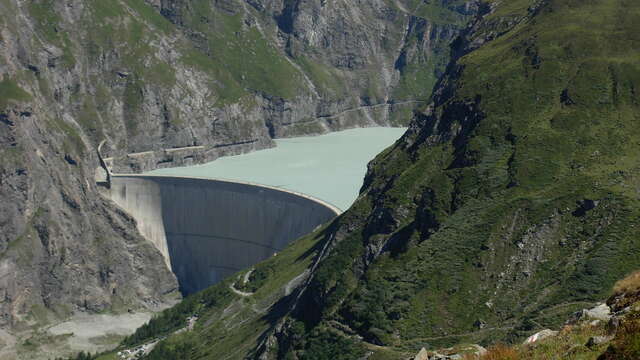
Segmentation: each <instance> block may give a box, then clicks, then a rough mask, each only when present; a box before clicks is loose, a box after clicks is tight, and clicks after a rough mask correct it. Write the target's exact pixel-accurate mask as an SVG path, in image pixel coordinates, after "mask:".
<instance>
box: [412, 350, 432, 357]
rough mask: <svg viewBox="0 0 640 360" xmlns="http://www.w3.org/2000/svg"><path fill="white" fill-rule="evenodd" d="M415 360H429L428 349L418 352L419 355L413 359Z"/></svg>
mask: <svg viewBox="0 0 640 360" xmlns="http://www.w3.org/2000/svg"><path fill="white" fill-rule="evenodd" d="M413 360H429V353H428V352H427V349H425V348H422V349H420V352H418V354H417V355H416V356H415V357H414V358H413Z"/></svg>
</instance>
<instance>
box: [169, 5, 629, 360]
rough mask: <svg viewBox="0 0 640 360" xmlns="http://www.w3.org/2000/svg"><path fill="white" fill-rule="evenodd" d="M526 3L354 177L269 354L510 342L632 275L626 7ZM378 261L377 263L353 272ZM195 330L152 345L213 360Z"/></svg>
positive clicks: (318, 355)
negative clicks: (329, 245) (329, 246)
mask: <svg viewBox="0 0 640 360" xmlns="http://www.w3.org/2000/svg"><path fill="white" fill-rule="evenodd" d="M532 4H533V2H532V1H527V0H515V1H510V2H507V3H502V4H500V5H498V7H497V10H496V11H495V12H494V13H493V14H492V15H489V16H488V17H487V18H486V19H485V20H484V21H483V22H482V24H481V25H480V26H479V27H478V29H477V31H476V34H475V36H476V37H478V36H480V35H481V34H492V33H493V34H496V33H498V34H500V35H501V36H499V37H497V39H495V40H493V41H490V42H488V43H486V44H485V45H483V46H482V47H480V48H479V49H478V50H475V51H473V52H471V53H469V54H468V55H466V56H464V57H462V58H461V59H459V61H458V64H459V65H460V66H459V67H457V68H454V69H452V71H451V73H450V74H449V76H448V77H447V78H445V80H444V82H443V88H442V89H443V91H442V93H441V94H440V95H439V96H437V97H436V107H435V109H434V111H433V115H424V116H420V117H418V118H416V119H415V120H414V124H415V125H416V126H417V127H418V129H417V130H416V131H411V132H410V133H409V134H408V135H407V136H406V138H405V139H403V141H401V142H399V143H398V144H397V145H396V146H395V147H394V148H393V149H390V150H389V151H386V152H384V153H383V154H381V155H380V156H379V157H378V158H377V159H376V161H375V162H374V163H373V164H372V172H371V177H370V178H369V179H368V181H367V187H366V188H365V193H367V194H368V196H366V197H363V198H362V199H361V200H360V201H359V202H358V203H356V204H355V205H354V207H353V208H352V209H351V210H350V211H349V212H348V213H347V214H345V215H344V216H343V217H342V218H341V219H339V220H338V221H337V222H336V224H334V226H335V228H336V229H341V230H340V231H339V232H338V239H340V240H341V242H340V243H339V244H337V245H336V247H335V248H334V250H333V251H332V253H331V255H330V256H329V257H328V258H326V259H325V260H324V261H323V262H322V264H321V266H320V267H319V268H318V269H317V271H316V272H315V275H314V280H313V282H312V283H311V286H310V288H309V290H308V291H307V292H306V295H305V297H303V298H302V300H301V301H300V302H299V306H298V308H299V309H301V310H302V311H301V312H300V313H298V314H297V315H296V316H295V317H293V318H291V319H290V320H289V321H288V322H287V330H286V331H285V336H284V337H283V338H284V340H282V339H281V341H280V342H279V343H278V344H273V345H274V346H276V347H274V351H279V352H280V354H281V355H283V356H284V355H285V354H289V355H291V354H294V353H295V354H297V355H298V357H299V358H302V359H324V358H336V359H337V358H340V357H339V356H340V355H339V354H340V353H342V354H346V355H345V357H343V358H345V359H346V358H355V357H356V356H357V355H358V354H360V353H363V352H364V351H365V349H369V350H373V351H374V352H376V355H375V356H376V358H381V359H383V358H390V359H391V358H400V357H401V356H405V355H406V354H407V353H414V352H415V351H416V349H419V348H420V347H422V346H424V347H431V348H433V347H437V346H440V345H450V344H454V343H458V342H482V343H488V342H490V341H494V340H504V341H510V340H515V339H517V338H518V337H519V336H524V335H526V334H530V333H531V332H533V331H535V330H536V329H539V328H542V327H549V326H557V325H558V324H559V323H560V322H562V321H564V319H566V315H567V313H569V312H571V311H573V310H575V309H577V308H581V307H584V306H585V305H586V304H588V303H590V302H593V301H596V300H598V299H602V298H604V297H606V295H608V290H607V289H610V288H611V285H612V284H613V282H614V281H615V280H616V279H619V278H621V277H622V276H623V275H624V274H625V273H627V272H629V271H630V270H631V269H634V268H637V267H639V266H640V256H639V255H638V254H640V238H638V234H637V229H636V226H638V220H637V219H638V218H640V201H639V191H640V190H639V185H640V166H639V165H640V164H639V162H638V157H637V154H638V153H639V151H640V126H638V122H639V121H640V119H639V118H638V114H639V110H640V108H639V105H638V104H639V102H640V97H639V95H638V92H637V90H636V89H637V88H638V87H639V86H640V62H639V60H638V59H640V56H639V55H640V54H639V52H640V38H639V35H638V33H637V32H636V31H635V27H634V19H637V18H638V16H639V15H640V5H638V4H637V2H634V1H625V0H590V1H582V0H581V1H578V0H562V1H560V0H552V1H549V2H548V3H547V4H546V5H544V6H542V7H541V8H540V9H539V11H538V12H536V13H530V10H529V8H530V6H531V5H532ZM453 70H455V71H453ZM592 201H593V202H592ZM345 234H346V235H345ZM378 246H386V249H387V251H386V252H383V253H382V255H381V256H379V257H377V259H375V261H373V262H372V263H369V262H368V261H365V259H367V258H370V257H369V256H365V251H366V249H367V248H368V249H375V248H376V247H378ZM288 251H296V250H295V247H294V248H291V249H290V250H288ZM298 251H299V252H300V251H301V249H298ZM280 266H281V267H280ZM280 266H279V267H277V268H276V271H275V273H276V274H279V273H280V272H281V271H283V270H284V269H285V268H286V267H285V266H284V264H282V265H280ZM364 269H366V272H364V273H362V271H363V270H364ZM283 276H284V275H283ZM287 277H289V278H292V277H293V274H292V273H291V274H289V275H287ZM271 281H272V280H268V281H267V282H266V283H265V285H263V286H268V287H270V286H272V285H268V284H272V282H271ZM274 281H275V280H274ZM224 286H226V285H224V284H223V285H219V286H217V287H216V288H221V287H224ZM271 294H272V295H273V294H274V292H273V291H272V292H271ZM223 310H224V309H223V308H220V307H215V308H213V309H210V310H208V313H209V312H210V313H211V314H217V313H220V312H221V311H223ZM244 311H247V310H246V308H243V310H240V311H238V312H236V314H242V313H243V312H244ZM232 313H233V311H232ZM271 314H273V316H275V317H277V316H278V314H277V313H276V312H272V313H271ZM254 321H255V320H254ZM480 321H481V322H483V323H486V326H484V327H483V328H482V329H479V328H478V327H477V326H475V325H474V324H475V323H480ZM247 324H248V325H247V326H249V327H251V328H253V326H255V324H259V323H257V322H248V323H247ZM264 325H265V324H262V326H261V327H260V329H263V328H265V327H264ZM220 329H223V330H220ZM208 331H209V332H210V331H216V329H214V328H213V327H207V325H204V327H203V328H199V329H197V330H196V331H195V332H194V333H189V334H186V335H182V336H181V337H180V338H178V339H174V340H172V341H170V342H168V344H173V345H171V346H174V347H176V346H178V344H184V343H185V342H188V343H191V344H199V343H206V344H207V349H209V350H207V351H210V352H211V353H209V354H206V355H205V354H204V353H201V352H197V351H196V350H194V352H192V353H191V355H192V357H193V358H207V357H209V358H215V357H212V356H213V355H212V354H213V353H215V352H216V351H219V349H222V348H224V347H221V345H218V344H216V343H214V342H212V341H211V340H210V339H212V337H211V336H209V335H206V334H207V332H208ZM217 331H225V334H226V335H225V336H226V338H227V339H234V338H235V340H234V341H238V342H239V343H247V344H251V343H253V339H255V338H251V340H250V339H249V337H247V336H248V335H243V331H238V330H234V329H233V328H230V327H229V325H227V326H226V327H221V328H219V329H218V330H217ZM352 331H353V332H355V333H357V334H359V335H361V336H363V338H364V340H365V341H366V342H367V343H359V342H358V341H357V340H355V339H354V338H352V337H351V335H349V334H351V333H352ZM256 335H257V333H253V336H256ZM340 339H341V340H340ZM243 340H245V341H244V342H243ZM335 343H339V344H340V346H341V348H342V349H346V350H344V351H342V352H338V353H334V351H335V347H333V346H332V345H331V344H335ZM371 343H378V344H384V345H385V347H384V348H378V347H375V346H373V345H371ZM167 346H169V345H167ZM278 346H279V348H278ZM363 346H364V347H363ZM249 347H250V345H248V347H247V349H248V348H249ZM274 353H275V352H274ZM289 355H288V356H289ZM231 358H241V356H240V353H238V356H236V355H233V356H231Z"/></svg>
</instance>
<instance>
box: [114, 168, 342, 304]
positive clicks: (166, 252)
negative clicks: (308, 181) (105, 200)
mask: <svg viewBox="0 0 640 360" xmlns="http://www.w3.org/2000/svg"><path fill="white" fill-rule="evenodd" d="M109 192H110V197H111V199H112V200H113V201H114V202H115V203H116V204H118V205H119V206H120V207H121V208H123V209H124V210H126V211H127V212H128V213H129V214H131V216H133V217H134V218H135V219H136V221H137V223H138V229H139V231H140V232H141V233H142V235H143V236H145V237H146V238H147V239H148V240H149V241H151V242H152V243H153V244H154V245H155V246H156V248H158V250H159V251H160V252H161V253H162V254H163V256H164V257H165V260H166V261H167V265H168V266H169V267H170V268H171V269H172V271H173V272H174V273H175V274H176V276H177V278H178V282H179V284H180V290H181V291H182V293H183V294H190V293H193V292H196V291H198V290H201V289H204V288H205V287H207V286H209V285H212V284H214V283H216V282H219V281H220V280H222V279H224V278H225V277H228V276H230V275H232V274H233V273H235V272H237V271H239V270H241V269H244V268H248V267H251V266H252V265H254V264H256V263H258V262H260V261H262V260H264V259H266V258H268V257H270V256H273V255H274V254H275V253H277V252H278V251H280V250H282V249H283V248H284V247H286V246H287V245H288V244H289V243H290V242H291V241H293V240H295V239H297V238H299V237H301V236H303V235H305V234H307V233H309V232H311V231H313V230H314V229H315V228H316V227H317V226H318V225H321V224H323V223H325V222H327V221H329V220H331V219H333V218H334V217H335V216H336V215H338V214H339V213H340V210H338V209H337V208H335V207H333V206H332V205H330V204H327V203H325V202H323V201H320V200H318V199H314V198H312V197H309V196H306V195H303V194H299V193H295V192H291V191H286V190H282V189H278V188H274V187H269V186H263V185H258V184H251V183H243V182H231V181H224V180H213V179H203V178H193V177H173V176H149V175H112V176H111V184H110V190H109Z"/></svg>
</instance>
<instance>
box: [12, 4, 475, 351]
mask: <svg viewBox="0 0 640 360" xmlns="http://www.w3.org/2000/svg"><path fill="white" fill-rule="evenodd" d="M476 8H477V7H476V6H475V5H474V2H466V1H460V0H450V1H441V2H438V4H429V5H427V4H423V3H422V2H417V1H412V0H398V1H386V0H376V1H369V2H366V3H353V2H351V1H332V2H330V4H329V3H327V2H326V1H324V0H323V1H320V0H317V1H315V0H314V1H311V0H304V1H303V0H295V1H289V0H287V1H284V0H279V1H261V0H248V1H240V0H224V1H205V0H197V1H178V0H171V1H164V0H163V1H160V0H149V1H143V0H116V1H102V0H89V1H79V0H74V1H65V2H61V1H53V0H33V1H26V2H25V1H16V0H2V1H0V49H1V51H0V74H1V75H0V199H1V200H2V201H1V205H0V224H1V229H2V233H1V234H0V293H1V294H2V296H3V301H1V302H0V314H1V316H0V327H1V328H2V329H9V330H11V331H15V332H17V333H21V332H22V331H25V332H27V333H28V332H30V331H32V330H34V329H37V328H40V327H42V326H44V325H46V324H50V323H52V322H56V321H58V320H60V319H65V318H68V317H69V316H71V315H73V314H75V313H77V312H89V313H95V312H105V311H106V312H109V311H113V312H122V311H126V310H129V309H131V310H132V311H134V310H137V309H145V308H150V309H157V308H158V306H159V305H162V304H166V303H167V302H170V301H171V299H173V297H174V295H175V289H176V282H175V278H174V276H173V274H171V273H170V272H169V271H168V269H166V268H165V266H164V264H163V261H162V258H161V256H160V254H159V253H158V252H157V251H155V250H154V249H153V247H151V246H149V244H148V243H147V242H146V241H145V240H144V239H143V238H142V237H140V235H139V234H138V232H137V230H136V229H135V223H134V221H133V220H132V219H131V218H130V217H129V216H128V215H126V214H124V213H123V212H122V211H120V210H119V209H117V208H116V207H115V206H114V205H113V204H112V203H111V202H109V201H106V200H104V199H103V198H102V197H101V196H100V195H99V193H100V188H99V187H98V186H97V185H96V180H99V176H96V168H99V167H100V160H99V159H98V154H97V148H98V146H99V144H101V143H102V142H103V141H105V143H104V145H103V146H102V147H101V150H102V154H103V155H104V156H105V157H110V158H112V159H111V162H112V164H113V167H114V169H115V170H116V171H141V170H150V169H154V168H158V167H168V166H180V165H188V164H193V163H198V162H204V161H207V160H212V159H215V158H216V157H218V156H222V155H226V154H234V153H239V152H246V151H251V150H256V149H262V148H265V147H269V146H273V143H272V140H271V139H272V138H273V137H282V136H290V135H300V134H315V133H321V132H326V131H331V130H337V129H342V128H348V127H354V126H369V125H374V124H379V125H400V124H406V122H407V121H408V119H409V117H408V116H406V114H409V113H410V112H411V109H413V108H414V107H415V106H416V105H418V104H420V103H421V101H424V100H425V99H426V98H427V97H428V96H429V95H430V91H431V88H432V84H433V83H434V82H435V79H436V78H437V76H438V75H439V73H441V72H442V71H443V70H444V67H445V64H446V63H447V61H448V60H447V59H448V58H449V52H448V47H447V44H448V42H450V41H451V39H452V38H454V37H455V35H456V34H457V33H458V32H459V30H460V28H461V26H462V24H463V23H464V22H465V21H466V19H467V18H468V16H470V14H473V13H474V12H475V10H476ZM434 10H437V11H434ZM178 148H180V149H181V150H180V151H177V150H175V149H178ZM167 149H170V150H172V151H165V150H167ZM98 175H99V172H98ZM35 348H36V349H37V347H35Z"/></svg>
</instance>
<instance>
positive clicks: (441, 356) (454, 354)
mask: <svg viewBox="0 0 640 360" xmlns="http://www.w3.org/2000/svg"><path fill="white" fill-rule="evenodd" d="M486 352H487V349H485V348H483V347H482V346H480V345H477V344H472V345H468V346H467V347H463V348H455V349H454V348H448V349H439V350H438V351H428V350H427V349H425V348H422V349H420V352H418V354H416V356H415V357H413V360H461V359H464V356H465V355H466V356H469V355H471V356H473V357H472V358H480V356H482V355H484V354H485V353H486Z"/></svg>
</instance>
